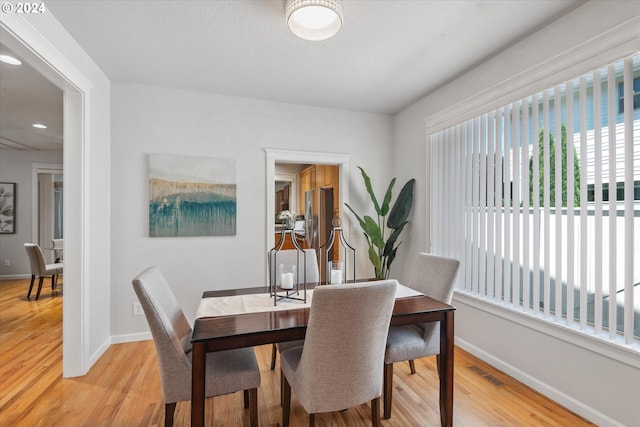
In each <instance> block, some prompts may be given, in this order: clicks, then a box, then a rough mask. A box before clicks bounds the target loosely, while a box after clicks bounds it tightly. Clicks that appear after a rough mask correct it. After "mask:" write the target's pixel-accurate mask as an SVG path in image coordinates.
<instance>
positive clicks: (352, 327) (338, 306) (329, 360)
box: [280, 280, 398, 427]
mask: <svg viewBox="0 0 640 427" xmlns="http://www.w3.org/2000/svg"><path fill="white" fill-rule="evenodd" d="M397 286H398V282H397V281H395V280H382V281H377V282H366V283H357V284H351V285H328V286H321V287H317V288H315V289H314V291H313V299H312V301H311V310H310V312H309V322H308V325H307V332H306V335H305V341H304V346H303V347H294V348H290V349H288V350H285V351H283V352H282V353H280V368H281V371H282V376H283V379H284V380H283V387H284V402H283V408H282V424H283V426H288V425H289V415H290V409H291V392H292V391H293V392H294V393H295V394H296V397H297V398H298V401H299V402H300V403H301V404H302V406H303V407H304V409H305V410H306V411H307V412H308V413H309V426H311V427H312V426H314V425H315V414H318V413H323V412H334V411H340V410H343V409H345V408H351V407H353V406H356V405H360V404H363V403H366V402H367V401H370V402H371V418H372V425H373V426H374V427H377V426H379V424H380V407H379V402H380V396H381V395H382V366H383V362H384V347H385V343H386V338H387V331H388V329H389V322H390V320H391V314H392V311H393V306H394V304H395V294H396V288H397Z"/></svg>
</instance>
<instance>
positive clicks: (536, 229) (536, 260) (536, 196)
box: [531, 95, 540, 313]
mask: <svg viewBox="0 0 640 427" xmlns="http://www.w3.org/2000/svg"><path fill="white" fill-rule="evenodd" d="M539 108H540V100H539V99H538V96H537V95H535V96H534V97H533V103H532V106H531V109H532V114H531V117H532V119H531V121H532V124H533V132H532V139H533V141H532V142H533V154H532V158H533V167H532V169H533V172H532V174H531V175H532V180H533V185H532V186H533V280H532V282H531V286H533V311H534V313H537V312H539V311H540V185H539V184H540V161H539V159H540V144H539V141H538V139H539V138H538V133H539V120H540V118H539V117H538V111H539Z"/></svg>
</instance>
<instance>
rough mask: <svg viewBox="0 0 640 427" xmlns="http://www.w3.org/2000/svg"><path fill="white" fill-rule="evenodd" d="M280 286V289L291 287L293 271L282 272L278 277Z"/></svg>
mask: <svg viewBox="0 0 640 427" xmlns="http://www.w3.org/2000/svg"><path fill="white" fill-rule="evenodd" d="M280 287H281V288H282V289H293V273H284V274H282V276H281V277H280Z"/></svg>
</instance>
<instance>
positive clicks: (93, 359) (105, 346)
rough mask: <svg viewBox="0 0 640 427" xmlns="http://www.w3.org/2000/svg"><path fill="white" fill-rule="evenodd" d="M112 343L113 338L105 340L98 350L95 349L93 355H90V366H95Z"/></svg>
mask: <svg viewBox="0 0 640 427" xmlns="http://www.w3.org/2000/svg"><path fill="white" fill-rule="evenodd" d="M110 345H111V339H107V340H105V341H104V342H103V343H102V345H101V346H100V347H98V349H97V350H96V351H94V352H93V354H92V355H91V356H89V366H93V365H94V364H95V363H96V362H97V361H98V359H100V358H101V357H102V355H103V354H104V352H105V351H107V349H108V348H109V346H110ZM89 369H91V368H89Z"/></svg>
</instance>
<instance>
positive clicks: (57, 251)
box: [51, 239, 64, 260]
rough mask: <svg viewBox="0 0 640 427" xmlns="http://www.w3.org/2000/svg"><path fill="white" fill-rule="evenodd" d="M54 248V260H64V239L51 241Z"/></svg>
mask: <svg viewBox="0 0 640 427" xmlns="http://www.w3.org/2000/svg"><path fill="white" fill-rule="evenodd" d="M51 246H52V248H53V258H54V259H55V260H59V259H62V249H63V248H64V239H51Z"/></svg>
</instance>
